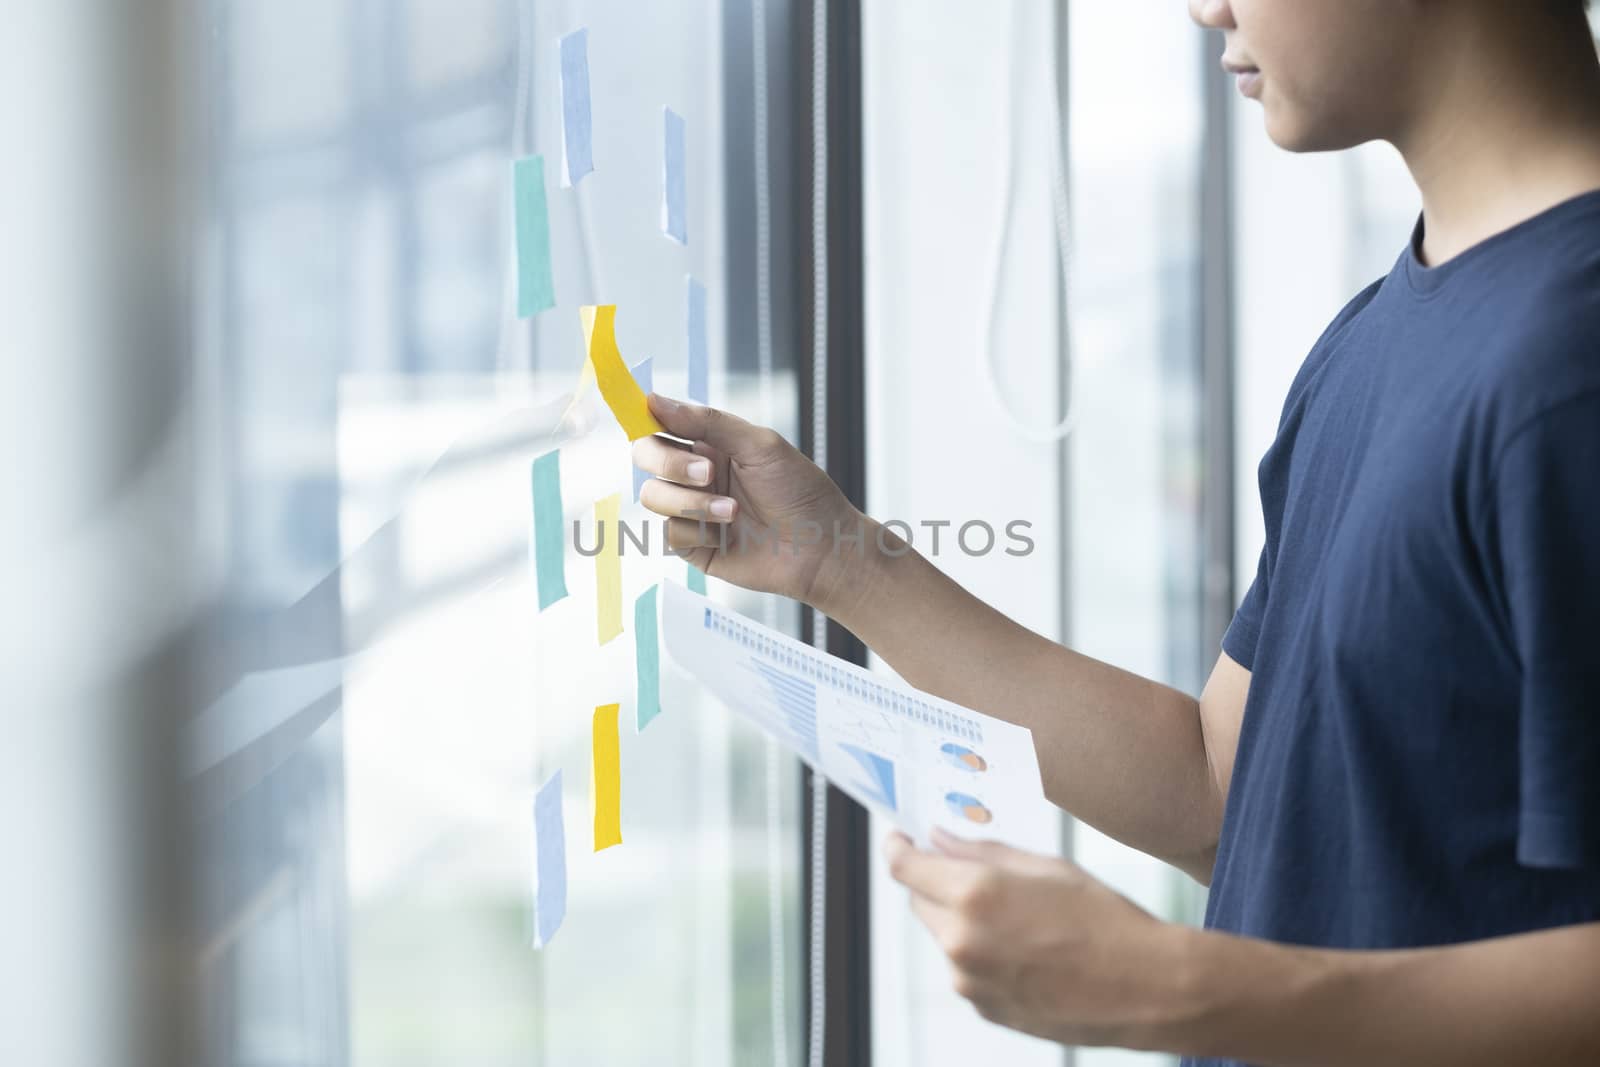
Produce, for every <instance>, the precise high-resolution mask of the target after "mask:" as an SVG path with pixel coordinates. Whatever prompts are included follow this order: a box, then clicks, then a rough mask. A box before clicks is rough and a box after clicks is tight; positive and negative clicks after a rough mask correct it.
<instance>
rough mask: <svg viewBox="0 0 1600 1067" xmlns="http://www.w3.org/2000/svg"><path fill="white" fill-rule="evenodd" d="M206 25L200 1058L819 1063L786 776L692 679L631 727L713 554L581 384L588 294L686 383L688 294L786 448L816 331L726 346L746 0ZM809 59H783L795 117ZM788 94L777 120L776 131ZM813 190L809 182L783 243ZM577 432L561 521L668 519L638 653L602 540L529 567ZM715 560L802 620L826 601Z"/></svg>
mask: <svg viewBox="0 0 1600 1067" xmlns="http://www.w3.org/2000/svg"><path fill="white" fill-rule="evenodd" d="M210 14H211V17H212V19H213V20H214V22H215V28H216V30H217V32H216V33H215V34H213V35H209V36H208V37H207V40H208V41H210V42H211V43H210V44H209V45H208V48H209V49H210V51H208V52H207V54H206V55H204V56H203V60H204V70H203V76H204V78H205V79H206V84H207V86H208V87H209V88H211V89H214V90H216V91H215V93H214V94H213V95H212V96H210V97H209V98H208V105H209V106H210V107H212V108H213V109H214V110H213V111H212V112H211V113H209V114H208V116H207V117H208V120H209V128H210V129H211V130H213V131H215V133H216V136H215V137H214V138H213V139H212V140H211V143H210V145H209V148H210V155H209V156H208V158H207V161H206V162H207V174H206V176H205V177H206V179H207V180H206V183H205V184H206V187H207V188H208V190H210V192H211V198H210V209H211V210H210V212H209V214H208V216H207V218H206V219H205V220H204V226H203V239H202V241H201V247H200V250H199V251H200V256H201V261H202V264H203V270H202V275H203V278H202V285H201V286H200V289H201V291H202V292H203V293H204V294H206V306H205V307H204V308H203V309H202V316H203V318H202V321H203V323H204V325H205V328H204V329H203V330H202V331H201V335H202V336H203V337H204V338H206V339H207V351H206V353H205V362H206V363H207V374H206V381H205V385H204V387H205V388H207V389H209V390H210V392H209V393H208V395H207V400H206V405H205V406H206V408H207V411H208V416H209V417H210V421H211V422H212V435H213V440H214V443H215V463H216V466H217V467H218V469H219V471H220V474H219V477H218V480H219V483H220V484H219V486H218V488H219V490H220V493H221V496H222V500H223V506H222V511H223V512H224V522H223V525H224V526H225V528H226V530H227V541H228V547H229V551H228V556H229V560H230V570H229V576H228V598H229V602H228V605H227V611H226V612H225V616H226V617H225V624H224V625H222V626H220V627H219V628H218V629H219V632H218V634H217V635H216V638H215V645H216V653H215V655H214V656H213V657H212V661H211V662H210V664H209V668H210V670H209V675H210V677H208V679H207V683H208V686H209V690H208V694H207V695H208V697H209V698H210V704H209V706H208V707H207V708H206V710H205V711H204V712H203V713H202V715H201V716H200V719H199V720H198V721H197V723H196V724H194V729H193V730H192V734H193V740H194V742H195V751H196V757H195V763H196V765H195V772H196V777H195V786H196V797H197V805H198V810H199V815H200V819H201V823H202V826H203V834H204V839H205V862H204V866H205V880H204V893H203V898H204V900H203V903H204V913H205V914H204V919H205V929H206V934H207V942H206V949H205V955H204V965H205V974H204V980H205V988H206V990H207V1000H206V1004H205V1011H204V1016H205V1039H206V1043H207V1048H208V1062H211V1063H216V1064H236V1065H246V1064H248V1065H278V1064H282V1065H285V1067H287V1065H294V1067H317V1065H330V1067H331V1065H337V1067H343V1065H347V1064H355V1065H360V1067H418V1065H424V1064H441V1065H444V1064H448V1065H450V1067H458V1065H462V1067H472V1065H485V1067H490V1065H492V1067H498V1065H502V1064H561V1065H569V1064H583V1063H596V1064H602V1063H603V1064H607V1065H613V1064H615V1065H626V1064H639V1065H654V1064H657V1063H696V1064H711V1065H715V1064H719V1063H720V1064H743V1063H752V1062H772V1061H774V1060H775V1059H777V1058H779V1057H780V1056H787V1057H788V1058H789V1059H790V1061H791V1062H793V1061H796V1060H797V1059H798V1055H799V1052H798V1050H799V1039H800V1037H801V1026H800V1022H799V1005H800V991H801V989H802V988H803V984H804V983H803V981H802V977H803V973H804V972H803V961H802V959H801V956H800V947H799V936H798V927H799V914H800V898H799V892H798V890H799V866H800V856H801V853H800V834H799V827H800V813H799V812H798V810H797V809H798V801H799V790H800V783H799V777H798V774H797V771H796V767H795V764H794V763H793V761H791V760H790V759H788V758H787V757H782V756H779V755H777V754H776V753H774V752H773V751H771V750H769V749H768V748H767V746H766V745H765V743H764V742H762V741H761V740H760V739H759V738H758V737H756V736H755V735H754V734H753V733H752V732H751V731H750V730H749V729H748V728H746V727H745V726H743V725H742V723H741V722H740V721H739V720H736V719H734V718H732V717H731V716H729V715H728V714H727V713H726V712H725V711H724V709H722V708H720V707H717V706H714V705H712V704H710V703H709V702H706V701H702V700H700V699H699V698H698V697H697V696H696V694H695V693H694V691H693V690H692V689H691V688H690V687H688V686H686V685H683V684H681V683H680V682H678V681H677V680H675V679H673V678H671V677H670V676H669V678H668V679H667V681H666V687H665V699H664V708H665V710H664V711H663V713H662V715H661V716H660V717H659V718H658V719H656V720H654V721H653V722H651V724H650V726H649V729H648V730H646V731H642V732H640V731H638V730H636V728H635V724H634V719H633V712H634V666H633V664H634V634H633V628H634V627H633V615H632V605H633V602H634V598H635V597H636V596H637V595H638V594H640V593H641V592H643V591H644V590H645V589H646V588H647V587H648V586H650V585H651V584H653V583H655V582H658V581H661V580H662V579H664V578H672V579H675V580H678V581H683V580H684V578H685V576H686V571H685V566H684V564H683V563H682V561H680V560H677V559H675V558H671V557H668V556H666V555H665V554H664V551H663V548H664V546H663V543H662V541H661V529H660V526H659V523H656V524H647V523H646V521H645V513H644V512H643V510H642V509H641V508H639V506H638V505H637V504H634V503H633V502H632V491H631V487H632V469H631V463H630V462H629V446H628V443H627V441H626V439H625V438H624V436H623V435H622V433H621V431H620V430H619V429H618V428H617V427H616V426H615V424H614V423H612V422H611V420H610V417H609V415H607V414H606V412H605V411H604V409H603V408H602V407H601V406H600V404H599V401H598V399H597V397H596V396H595V395H594V390H593V389H590V390H588V391H587V392H586V393H584V394H582V395H580V396H577V397H576V398H575V397H574V391H575V389H576V388H577V385H578V372H579V368H580V367H581V365H582V360H583V351H582V344H583V337H582V332H581V329H580V326H579V317H578V312H577V309H578V307H579V305H580V304H584V303H591V302H608V303H609V302H615V303H617V304H618V305H619V313H618V332H619V340H620V343H621V348H622V350H623V353H624V357H625V358H627V359H628V360H629V362H630V363H633V362H637V361H638V360H640V359H642V358H644V357H647V356H648V357H651V358H653V360H654V366H655V370H656V374H655V382H656V386H657V388H658V389H660V390H661V391H663V392H667V393H673V394H678V395H681V394H682V393H683V391H684V388H685V384H686V374H685V361H686V358H687V356H686V340H685V338H686V326H685V306H684V304H685V297H684V291H685V281H684V279H685V276H686V275H693V276H694V277H695V278H696V279H697V280H699V281H701V282H703V283H704V284H705V285H706V287H707V289H708V291H709V293H710V307H711V326H710V338H709V340H710V348H711V353H712V356H711V391H712V396H711V399H712V401H713V402H715V403H718V404H720V405H723V406H727V407H730V408H732V409H734V410H736V411H739V412H740V413H742V414H744V415H746V416H747V417H749V418H752V419H759V420H761V421H764V422H767V423H770V424H773V425H775V426H777V428H779V429H780V430H781V431H783V432H785V433H789V434H791V435H792V434H793V432H794V429H795V426H796V423H797V414H798V392H797V383H796V381H795V376H794V369H793V360H792V358H790V353H789V348H788V346H787V345H784V344H782V343H779V344H776V345H775V346H774V357H775V358H774V359H773V360H772V361H770V363H769V364H767V366H768V367H769V368H770V369H769V371H768V372H767V373H766V374H765V375H763V374H762V373H761V372H760V371H759V370H758V366H760V364H759V361H756V360H754V359H753V358H751V357H749V356H748V354H747V353H745V352H743V351H741V352H740V353H738V355H737V357H735V356H733V355H731V354H730V351H731V348H732V342H731V340H730V339H731V338H733V337H735V336H738V337H741V338H744V337H751V336H754V335H755V329H754V323H753V315H754V312H753V311H752V310H751V309H753V308H754V307H756V306H757V305H758V301H757V299H756V293H755V291H754V288H753V287H754V272H753V271H751V270H749V269H747V268H748V267H749V265H750V264H753V263H754V262H755V257H756V256H757V255H758V254H763V252H764V254H766V255H767V256H768V257H769V258H770V259H772V260H773V261H774V262H776V261H777V260H778V259H779V257H780V252H778V251H777V250H775V249H766V250H758V249H756V248H755V244H754V240H755V238H754V233H755V228H754V227H753V226H752V225H751V220H750V217H749V216H750V211H751V210H752V207H751V205H752V204H753V202H754V193H753V186H752V184H751V183H752V182H753V180H754V178H753V174H752V173H751V165H750V160H751V159H752V158H753V153H752V145H751V136H752V133H751V131H752V129H753V126H754V123H753V116H752V113H751V110H750V102H749V101H750V98H751V92H750V88H751V87H750V84H749V78H750V73H749V71H750V61H749V56H748V52H749V49H750V46H751V39H750V37H749V22H748V10H747V7H746V6H745V5H731V7H730V8H728V9H725V8H724V6H723V5H722V4H721V3H720V2H719V0H696V2H694V3H687V4H675V5H648V6H640V7H637V8H635V7H633V6H628V7H626V8H623V7H619V6H617V5H606V4H598V3H596V4H592V5H591V4H582V3H579V4H570V3H569V4H566V5H562V6H561V7H560V8H559V9H558V8H546V7H545V6H544V5H536V4H534V3H532V2H531V0H473V2H451V3H442V2H436V0H405V2H397V3H370V2H367V0H319V2H317V3H299V2H296V3H279V4H266V3H261V2H259V0H211V5H210ZM774 21H775V23H776V24H775V25H774V29H775V30H777V31H778V32H780V33H781V32H783V31H784V26H783V24H782V23H781V22H777V21H776V16H774ZM585 25H586V26H587V27H588V29H589V42H590V43H589V48H590V54H589V60H590V72H591V90H592V94H593V107H594V115H595V125H594V128H595V135H596V166H597V169H596V171H595V173H594V174H592V175H590V176H589V177H588V178H586V179H585V180H584V181H583V182H582V184H581V185H580V186H579V187H578V188H576V189H570V188H563V187H562V186H561V183H560V182H559V180H558V174H559V163H560V159H561V129H560V125H559V108H558V106H557V94H558V82H557V71H556V67H555V63H554V57H555V56H556V53H557V40H558V38H559V37H560V36H561V35H562V34H564V33H566V32H568V31H570V30H573V29H575V28H577V27H579V26H585ZM725 35H726V36H725ZM786 63H787V53H785V52H782V51H780V50H777V49H774V50H773V54H772V57H771V63H770V66H771V68H772V77H773V78H774V85H775V88H774V90H773V95H774V97H775V98H776V99H777V100H782V99H784V97H783V95H782V93H781V92H780V91H779V87H781V83H782V79H783V78H784V77H785V74H784V71H785V70H786V66H785V65H786ZM725 68H726V69H727V70H729V71H731V72H733V73H730V74H728V75H727V76H726V79H725V77H724V74H723V71H724V69H725ZM664 105H667V106H671V107H672V108H673V109H674V110H675V111H677V112H678V113H680V114H681V115H683V116H684V118H685V119H686V120H687V122H688V129H689V155H688V179H689V184H688V189H689V196H688V204H689V219H690V235H691V237H690V242H689V244H688V245H687V246H682V245H679V244H677V243H674V242H672V241H669V240H667V239H666V238H665V237H664V236H663V235H662V233H661V232H660V225H659V222H658V219H657V212H658V206H659V199H660V195H661V194H660V188H661V174H660V168H661V151H662V146H661V139H662V133H661V123H662V119H661V108H662V107H663V106H664ZM789 114H790V112H789V111H788V110H780V109H779V106H778V105H777V104H776V103H775V105H774V108H773V111H772V116H771V118H772V121H771V122H770V124H769V125H770V128H771V130H772V137H773V138H774V139H778V140H780V141H781V140H782V139H784V138H788V137H790V136H791V132H790V128H789V121H788V118H789ZM534 152H541V153H543V154H544V156H545V159H546V179H547V187H548V199H549V205H550V214H551V220H550V221H551V231H552V246H553V259H554V264H555V277H556V294H557V301H558V303H557V306H556V307H555V308H554V309H552V310H551V311H548V312H546V313H544V314H542V315H540V316H539V317H537V318H535V319H533V320H531V321H524V320H519V319H517V318H516V316H515V308H514V304H513V303H512V302H511V301H510V300H509V294H510V292H511V288H510V286H511V281H512V263H511V257H512V254H513V248H512V241H511V235H512V219H511V197H510V186H509V183H510V175H511V162H512V160H513V159H514V158H517V157H519V156H522V155H525V154H531V153H534ZM774 154H775V155H778V154H779V153H778V152H777V151H776V149H775V150H774ZM784 189H785V190H786V189H787V185H786V184H785V185H784ZM795 202H796V201H795V200H794V199H793V197H792V196H791V195H790V194H789V193H787V192H782V193H781V194H775V196H774V199H773V205H772V206H773V230H775V231H777V232H779V233H786V232H787V231H788V230H789V229H790V228H792V220H791V218H790V217H789V216H788V215H787V214H786V213H787V212H789V211H791V210H792V204H793V203H795ZM735 263H737V264H740V266H738V267H735V266H733V264H735ZM774 279H775V285H774V288H773V292H772V294H771V296H772V307H773V312H774V314H775V315H776V316H779V317H780V319H781V321H793V310H792V307H791V306H790V305H791V303H792V301H791V299H790V297H789V294H790V292H791V291H792V289H791V288H790V287H789V279H790V276H789V274H788V272H787V271H786V270H781V269H779V270H775V271H774ZM775 332H776V334H777V336H779V337H782V336H783V333H782V331H781V330H778V331H775ZM558 446H559V447H560V449H561V461H560V462H561V481H562V490H563V505H564V510H565V518H566V519H568V520H572V519H578V518H585V517H588V516H591V515H592V507H593V503H594V501H596V500H597V499H599V498H601V497H603V496H605V495H606V494H609V493H612V492H617V493H620V494H622V497H623V505H622V518H623V520H624V521H625V522H627V523H628V524H629V525H630V527H632V528H633V529H635V530H636V531H637V532H639V533H640V534H641V535H644V536H647V537H649V538H650V541H651V544H650V554H649V555H647V556H646V555H636V554H633V553H632V551H631V546H630V550H629V551H628V552H625V555H624V560H623V603H624V613H623V617H624V633H623V634H622V635H621V636H620V637H618V638H616V639H615V640H613V641H611V642H610V643H608V644H604V645H602V644H601V643H600V642H599V640H598V638H597V632H596V617H595V606H594V604H595V577H594V566H593V564H592V563H591V562H590V561H589V559H587V558H585V557H583V556H580V555H579V554H578V553H577V552H576V551H575V550H574V549H573V547H572V544H571V538H570V537H569V538H568V542H569V543H568V551H567V559H566V574H567V581H568V587H569V590H570V595H569V596H568V597H567V598H566V600H564V601H561V602H559V603H557V604H555V605H552V606H551V607H550V608H548V609H547V610H545V611H543V612H541V611H540V610H539V606H538V603H537V598H536V595H535V591H534V585H533V572H532V567H531V566H530V549H529V540H530V525H531V512H532V509H531V502H530V480H531V474H530V472H531V464H532V462H533V460H534V459H535V458H536V457H538V456H539V455H541V454H544V453H545V452H547V451H548V450H550V449H552V448H555V447H558ZM582 539H583V543H586V544H592V541H593V533H592V529H591V528H589V526H588V525H587V523H586V525H585V529H584V533H583V538H582ZM711 584H712V594H713V595H714V596H718V597H720V598H723V599H729V600H731V601H732V602H733V603H734V604H735V605H736V606H737V607H739V608H740V609H741V610H744V611H746V612H748V613H750V614H752V615H755V616H756V617H758V618H763V619H765V620H767V621H769V622H770V623H772V624H773V625H777V626H780V627H783V628H786V629H789V630H791V631H794V630H796V629H797V626H798V616H797V614H796V613H795V612H794V611H793V610H792V608H789V607H785V606H782V605H779V604H777V603H776V602H770V601H767V600H765V599H764V598H758V597H754V596H748V595H743V594H736V593H735V592H734V591H732V590H729V589H726V588H722V587H719V586H718V584H717V583H716V582H715V581H713V582H712V583H711ZM612 702H618V703H620V704H621V706H622V724H621V739H620V740H621V768H622V782H623V786H622V826H623V840H624V843H623V844H622V845H621V846H619V847H614V848H610V849H607V850H605V851H603V852H599V853H596V852H594V851H593V849H592V840H591V834H590V821H589V820H590V807H589V789H590V784H589V779H590V761H591V747H590V746H591V716H592V713H593V711H594V709H595V707H596V706H597V705H602V704H607V703H612ZM557 770H559V771H561V773H562V777H563V781H564V786H565V788H564V802H565V803H564V807H565V819H564V830H565V836H566V842H567V847H566V859H567V869H568V883H569V884H568V909H567V915H566V919H565V923H564V925H563V926H562V927H561V929H560V930H559V932H558V933H557V935H556V937H555V938H554V939H553V941H552V942H551V943H550V944H549V945H547V946H545V947H544V948H542V949H535V948H534V947H533V944H532V943H533V936H532V930H533V927H532V919H533V911H532V908H533V903H532V901H533V895H532V885H533V877H534V844H535V839H534V827H533V799H534V795H535V791H536V790H537V788H538V787H539V786H540V785H541V784H542V783H543V782H544V781H545V780H546V779H547V778H548V777H549V776H550V775H552V774H553V773H554V772H556V771H557Z"/></svg>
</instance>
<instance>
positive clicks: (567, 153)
mask: <svg viewBox="0 0 1600 1067" xmlns="http://www.w3.org/2000/svg"><path fill="white" fill-rule="evenodd" d="M593 170H594V119H593V117H592V116H591V114H590V110H589V31H588V30H586V29H584V30H573V31H572V32H571V33H569V34H567V35H566V36H565V37H563V38H561V184H562V185H577V184H578V182H579V181H581V180H582V179H583V176H584V175H585V174H588V173H590V172H591V171H593Z"/></svg>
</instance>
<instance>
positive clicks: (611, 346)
mask: <svg viewBox="0 0 1600 1067" xmlns="http://www.w3.org/2000/svg"><path fill="white" fill-rule="evenodd" d="M580 314H582V316H583V332H584V334H585V336H586V337H587V339H588V342H589V369H588V370H586V371H585V372H584V373H585V377H586V378H587V376H588V374H589V373H591V372H592V373H593V374H594V380H595V382H596V383H597V384H598V385H599V386H600V395H601V396H603V397H605V399H606V406H607V407H609V408H610V409H611V414H613V415H615V416H616V417H617V422H619V423H621V424H622V430H623V432H624V433H626V434H627V435H628V440H630V441H637V440H638V439H639V438H641V437H649V436H650V435H651V434H653V433H661V432H662V429H661V424H660V423H659V422H657V421H656V417H655V416H654V415H652V414H650V405H649V404H647V403H646V402H645V398H644V390H643V389H640V388H639V383H638V382H636V381H634V379H633V375H632V374H631V373H629V371H628V365H627V364H626V363H624V362H623V361H622V353H621V352H619V351H618V350H617V306H616V305H615V304H600V305H598V306H586V307H583V308H581V309H580ZM579 384H580V387H581V385H582V383H581V382H580V383H579Z"/></svg>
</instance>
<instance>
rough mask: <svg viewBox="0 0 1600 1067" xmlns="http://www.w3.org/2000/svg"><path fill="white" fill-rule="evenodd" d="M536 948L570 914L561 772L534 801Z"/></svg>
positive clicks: (547, 938)
mask: <svg viewBox="0 0 1600 1067" xmlns="http://www.w3.org/2000/svg"><path fill="white" fill-rule="evenodd" d="M533 845H534V849H533V851H534V871H533V878H534V889H533V929H534V947H535V948H544V947H545V946H546V945H548V944H549V943H550V939H551V938H553V937H555V936H556V931H557V930H559V929H561V920H562V919H565V918H566V917H567V837H566V832H565V830H564V829H563V828H562V825H561V772H560V771H557V772H556V773H554V774H552V775H551V776H550V780H549V781H548V782H546V783H545V784H544V785H543V786H541V787H540V788H539V795H538V796H537V797H536V798H535V799H534V802H533Z"/></svg>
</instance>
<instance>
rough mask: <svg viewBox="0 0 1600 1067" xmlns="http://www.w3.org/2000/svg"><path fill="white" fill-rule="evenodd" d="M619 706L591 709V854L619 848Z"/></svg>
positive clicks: (620, 828) (620, 805)
mask: <svg viewBox="0 0 1600 1067" xmlns="http://www.w3.org/2000/svg"><path fill="white" fill-rule="evenodd" d="M620 707H621V705H618V704H602V705H600V706H599V707H597V708H595V709H594V774H593V775H592V776H591V777H590V795H591V797H592V798H593V801H594V805H593V806H594V850H595V851H596V852H599V851H600V850H601V849H606V848H610V847H611V846H612V845H620V844H622V757H621V746H620V744H619V742H618V739H617V713H618V710H619V709H620Z"/></svg>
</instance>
